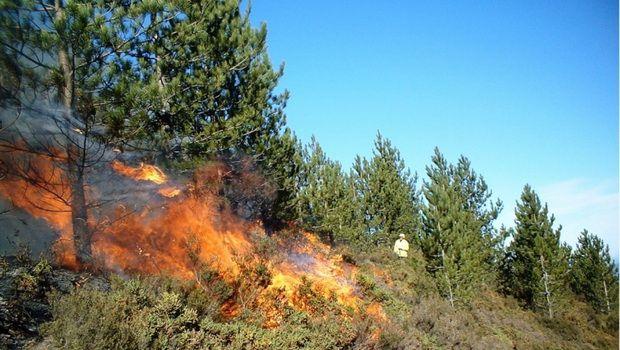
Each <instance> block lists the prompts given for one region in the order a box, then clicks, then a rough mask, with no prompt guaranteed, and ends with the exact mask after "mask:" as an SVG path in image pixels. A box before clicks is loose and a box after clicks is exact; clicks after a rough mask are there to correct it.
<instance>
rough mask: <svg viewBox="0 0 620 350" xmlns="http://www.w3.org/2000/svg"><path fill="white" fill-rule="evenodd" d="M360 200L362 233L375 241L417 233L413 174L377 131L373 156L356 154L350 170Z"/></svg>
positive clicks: (417, 206) (385, 240) (389, 143)
mask: <svg viewBox="0 0 620 350" xmlns="http://www.w3.org/2000/svg"><path fill="white" fill-rule="evenodd" d="M351 176H352V178H353V181H354V184H355V190H356V196H357V197H358V198H360V200H361V208H362V216H363V217H362V221H363V225H364V234H365V237H367V239H369V240H370V241H371V242H373V243H374V244H379V243H383V244H386V243H388V242H390V243H391V241H392V240H395V239H396V238H398V234H400V233H403V234H407V235H409V236H410V237H415V236H417V235H418V231H419V227H420V220H419V205H418V203H419V199H418V194H417V192H416V189H415V182H416V176H415V175H412V174H411V172H410V171H409V169H407V168H406V167H405V162H404V161H403V159H402V157H401V155H400V152H399V151H398V150H397V149H396V148H395V147H393V146H392V144H391V142H390V141H389V140H387V139H385V138H384V137H383V136H381V134H380V133H377V138H376V140H375V149H374V150H373V157H372V158H371V159H370V160H367V159H363V158H361V157H359V156H358V157H357V158H356V159H355V164H354V165H353V170H352V174H351Z"/></svg>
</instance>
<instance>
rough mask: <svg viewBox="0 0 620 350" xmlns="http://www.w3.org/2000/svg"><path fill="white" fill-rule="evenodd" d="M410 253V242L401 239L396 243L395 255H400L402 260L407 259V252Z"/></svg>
mask: <svg viewBox="0 0 620 350" xmlns="http://www.w3.org/2000/svg"><path fill="white" fill-rule="evenodd" d="M408 251H409V242H407V240H406V239H404V238H399V239H398V240H397V241H396V243H394V253H395V254H396V255H398V257H400V258H406V257H407V252H408Z"/></svg>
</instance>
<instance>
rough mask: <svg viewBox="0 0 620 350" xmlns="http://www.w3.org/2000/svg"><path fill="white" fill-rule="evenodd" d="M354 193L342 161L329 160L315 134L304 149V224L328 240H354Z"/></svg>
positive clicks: (302, 216) (300, 201)
mask: <svg viewBox="0 0 620 350" xmlns="http://www.w3.org/2000/svg"><path fill="white" fill-rule="evenodd" d="M354 195H355V192H354V189H353V186H351V181H350V179H349V177H348V176H347V175H346V174H344V173H343V171H342V167H341V165H340V163H338V162H335V161H333V160H331V159H329V158H328V157H327V156H326V155H325V153H324V152H323V149H322V148H321V146H320V145H319V143H318V142H317V141H316V139H315V138H314V137H313V138H312V140H311V142H310V145H309V146H308V147H307V148H306V149H305V152H304V166H303V171H302V180H301V190H300V194H299V204H300V206H299V207H300V218H301V220H302V223H303V224H304V226H305V227H306V228H308V229H310V230H312V231H314V232H316V233H318V234H319V235H320V236H321V237H323V238H324V239H326V240H327V241H329V242H330V243H331V244H334V243H336V241H340V242H343V241H347V242H351V241H355V240H356V238H358V237H357V236H358V235H359V227H358V224H357V222H356V220H355V219H356V215H355V214H356V211H355V205H356V200H355V198H354Z"/></svg>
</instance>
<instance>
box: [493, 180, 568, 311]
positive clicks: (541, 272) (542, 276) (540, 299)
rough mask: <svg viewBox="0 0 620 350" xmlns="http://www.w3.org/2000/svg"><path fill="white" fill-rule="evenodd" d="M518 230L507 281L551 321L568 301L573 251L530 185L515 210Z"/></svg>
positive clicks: (509, 253) (508, 262)
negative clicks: (561, 238) (569, 266)
mask: <svg viewBox="0 0 620 350" xmlns="http://www.w3.org/2000/svg"><path fill="white" fill-rule="evenodd" d="M515 216H516V228H515V232H514V237H513V240H512V242H511V243H510V246H509V247H508V249H507V253H506V261H505V270H504V276H505V277H504V279H505V281H506V283H505V284H506V287H507V289H508V291H509V293H511V294H512V295H514V296H515V297H516V298H517V299H519V300H521V301H522V302H523V303H524V305H526V306H527V307H529V308H532V309H535V310H544V311H545V312H546V313H547V314H548V315H549V317H550V318H551V317H552V316H553V314H554V313H557V312H558V311H561V310H562V307H563V304H564V303H566V301H567V293H566V292H567V288H568V271H569V269H568V259H569V257H570V248H569V247H568V246H566V245H562V244H561V243H560V231H561V226H560V227H559V228H558V229H554V228H553V223H554V221H555V219H554V217H553V215H551V216H549V210H548V208H547V205H546V204H545V205H544V206H543V205H542V204H541V202H540V199H539V198H538V195H537V194H536V193H535V192H534V191H533V190H532V188H531V187H530V186H529V185H526V186H525V187H524V189H523V192H522V194H521V201H520V202H517V208H516V209H515Z"/></svg>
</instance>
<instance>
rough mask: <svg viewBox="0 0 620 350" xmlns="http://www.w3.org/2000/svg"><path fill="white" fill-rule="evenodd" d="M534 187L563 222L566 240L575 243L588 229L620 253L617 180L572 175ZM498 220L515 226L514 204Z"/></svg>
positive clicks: (558, 219)
mask: <svg viewBox="0 0 620 350" xmlns="http://www.w3.org/2000/svg"><path fill="white" fill-rule="evenodd" d="M534 190H535V191H536V192H537V193H538V194H539V196H540V199H541V200H542V201H543V202H547V204H548V205H549V212H550V213H552V214H554V215H555V218H556V224H561V225H562V227H563V228H562V240H563V241H565V242H567V243H568V244H570V245H571V246H573V247H574V246H575V243H576V242H577V237H578V236H579V233H580V232H581V231H582V230H583V229H587V230H588V231H590V232H592V233H595V234H596V235H598V236H599V237H601V238H603V239H604V240H605V242H606V243H607V244H609V248H610V250H611V253H612V255H613V256H614V257H617V256H618V232H619V231H618V220H619V217H618V199H619V197H618V185H617V181H614V180H606V181H602V182H597V183H595V182H593V181H588V180H586V179H569V180H565V181H561V182H557V183H553V184H549V185H546V186H542V187H540V188H534ZM498 221H499V222H500V223H504V224H506V225H507V226H513V225H514V205H512V206H510V207H509V206H507V207H506V208H505V209H504V213H503V215H502V217H501V218H499V220H498Z"/></svg>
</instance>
